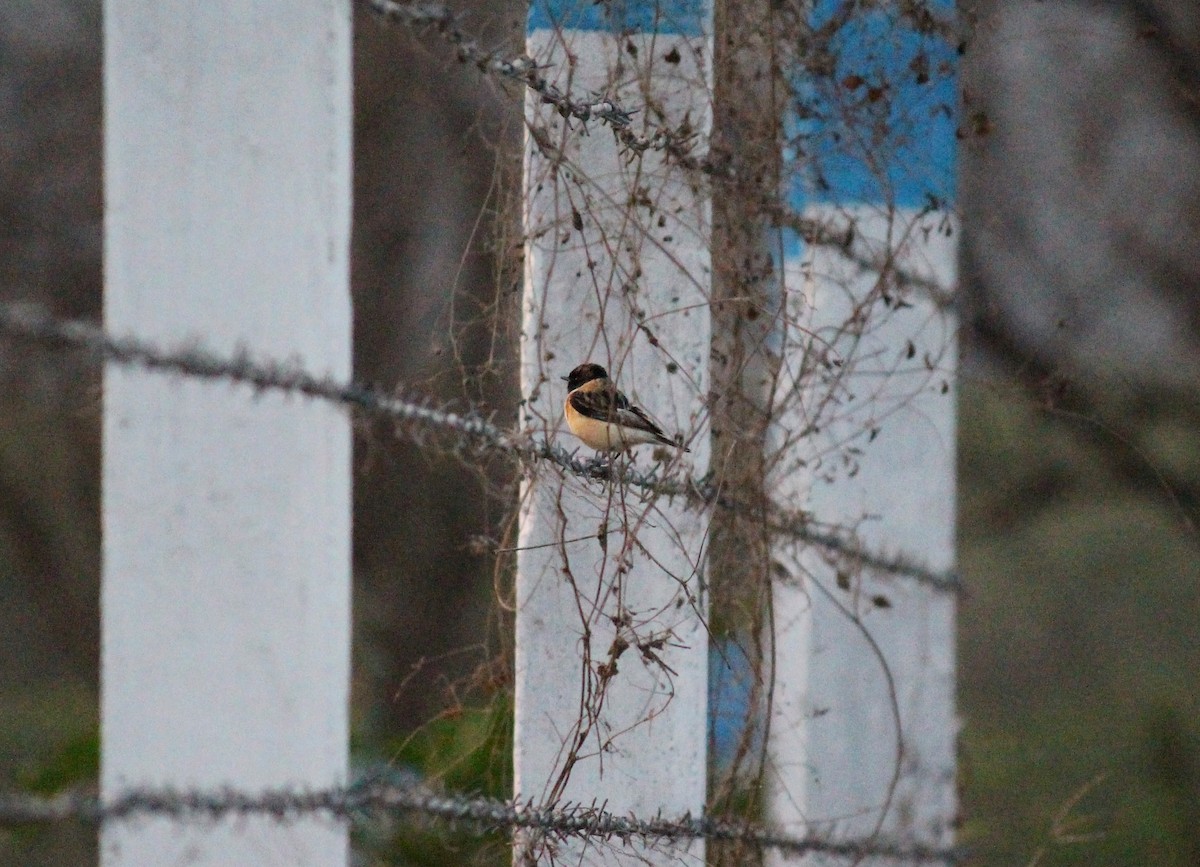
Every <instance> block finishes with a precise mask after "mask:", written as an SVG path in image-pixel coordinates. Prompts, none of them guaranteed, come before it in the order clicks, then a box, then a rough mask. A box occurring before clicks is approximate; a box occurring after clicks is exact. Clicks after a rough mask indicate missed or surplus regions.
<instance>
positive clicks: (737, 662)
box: [708, 636, 763, 771]
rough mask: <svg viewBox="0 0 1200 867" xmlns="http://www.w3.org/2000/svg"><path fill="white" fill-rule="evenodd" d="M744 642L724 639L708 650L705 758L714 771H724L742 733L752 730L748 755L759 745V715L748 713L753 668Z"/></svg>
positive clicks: (761, 733)
mask: <svg viewBox="0 0 1200 867" xmlns="http://www.w3.org/2000/svg"><path fill="white" fill-rule="evenodd" d="M744 642H745V638H744V636H743V637H742V640H741V641H738V640H737V639H725V640H723V641H721V642H720V644H719V645H715V646H710V647H709V649H708V755H709V760H710V761H711V762H712V763H713V764H714V766H715V767H716V769H717V770H718V771H724V770H726V769H728V767H729V765H730V764H731V763H732V762H733V759H734V757H735V756H736V755H737V750H738V745H739V744H740V743H741V741H742V737H743V736H744V734H745V732H746V729H747V728H748V727H753V729H754V734H753V737H752V740H751V751H750V753H749V755H751V756H754V755H757V751H758V748H759V747H760V746H761V744H762V736H763V731H762V715H761V713H757V712H756V713H753V714H751V713H749V710H750V696H751V693H752V690H753V687H754V677H755V673H754V667H753V665H751V663H750V658H749V657H748V656H747V655H746V651H745V650H744V649H743V648H744V646H745V644H744Z"/></svg>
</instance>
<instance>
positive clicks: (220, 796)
mask: <svg viewBox="0 0 1200 867" xmlns="http://www.w3.org/2000/svg"><path fill="white" fill-rule="evenodd" d="M606 806H607V805H606V804H599V805H597V804H595V803H593V804H582V803H561V804H548V805H547V804H535V803H534V802H533V801H532V800H526V801H501V800H498V799H495V798H486V797H479V796H475V797H472V796H465V795H459V794H454V793H442V792H437V791H434V790H432V789H430V788H428V787H427V786H425V785H423V784H420V783H414V784H409V785H395V784H392V783H381V782H367V783H358V784H355V785H351V786H347V787H332V788H329V789H312V790H290V789H271V790H267V791H263V792H259V793H257V794H249V793H246V792H240V791H236V790H233V789H230V788H223V789H217V790H213V791H200V790H191V791H183V790H176V789H169V788H168V789H133V790H130V791H128V792H125V793H123V794H120V795H117V796H115V797H111V798H107V799H101V798H99V797H97V796H96V795H94V794H90V793H88V792H85V791H81V790H71V791H66V792H61V793H59V794H57V795H32V794H27V793H23V792H8V793H0V827H8V828H12V827H19V826H22V825H46V824H53V823H61V822H70V821H77V822H85V823H88V824H104V823H109V822H119V821H125V820H129V819H133V818H136V817H146V816H161V817H167V818H172V819H176V820H180V821H183V820H188V819H192V820H201V821H216V820H219V819H223V818H229V817H245V816H255V815H257V816H266V817H269V818H272V819H275V820H278V821H281V822H282V821H294V820H296V819H299V818H302V817H307V816H312V815H317V814H323V815H325V816H330V817H333V818H336V819H340V820H344V821H348V822H356V823H362V822H363V821H364V820H366V819H367V818H369V817H371V816H374V815H388V816H396V815H412V816H416V817H418V818H420V817H423V818H427V819H436V820H441V821H448V822H453V823H458V824H462V825H467V826H472V827H474V828H476V829H480V830H482V831H484V832H487V831H497V830H518V829H520V830H529V831H538V832H542V833H546V834H554V835H557V836H561V837H580V838H588V839H600V840H606V839H612V838H614V837H616V838H620V839H622V840H628V839H630V838H638V839H640V840H642V841H644V842H649V841H688V840H699V839H705V840H721V841H731V842H742V843H748V844H751V845H754V846H758V847H761V848H764V849H774V850H777V851H779V852H781V853H784V854H786V855H791V856H800V855H805V854H808V853H822V854H828V855H842V856H848V857H880V858H894V859H901V860H905V861H907V862H909V863H915V862H920V863H938V864H953V863H957V862H958V861H960V860H962V859H963V858H964V857H965V852H964V851H963V850H962V849H959V848H938V847H933V846H927V845H921V844H916V843H907V842H887V841H881V840H877V839H875V840H867V841H858V840H831V839H825V838H821V837H817V836H814V835H806V836H800V837H797V836H792V835H788V834H785V833H783V832H782V831H779V830H777V829H772V828H768V827H765V826H760V825H754V824H751V823H747V822H745V821H730V820H726V819H720V818H714V817H709V816H700V817H693V816H692V815H691V814H688V815H685V816H682V817H680V818H669V817H663V816H661V815H656V816H655V817H654V818H650V819H641V818H638V817H637V816H625V815H617V814H615V813H610V812H608V811H607V809H605V808H606Z"/></svg>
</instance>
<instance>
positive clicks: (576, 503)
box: [514, 28, 709, 864]
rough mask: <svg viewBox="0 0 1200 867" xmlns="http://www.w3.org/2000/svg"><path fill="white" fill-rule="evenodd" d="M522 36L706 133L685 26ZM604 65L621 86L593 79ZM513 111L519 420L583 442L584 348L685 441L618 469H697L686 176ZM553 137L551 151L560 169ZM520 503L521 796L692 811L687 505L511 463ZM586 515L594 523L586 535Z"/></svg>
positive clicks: (693, 713)
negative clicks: (576, 377)
mask: <svg viewBox="0 0 1200 867" xmlns="http://www.w3.org/2000/svg"><path fill="white" fill-rule="evenodd" d="M528 52H529V54H530V55H531V56H533V57H534V58H536V59H537V60H538V61H539V62H549V63H554V64H555V66H554V67H553V69H552V70H551V72H552V74H553V76H555V77H557V78H558V79H559V84H560V86H563V87H566V86H567V85H568V84H569V87H570V89H571V91H572V92H575V93H580V94H583V93H589V92H592V91H595V92H601V93H608V94H611V95H613V96H616V97H617V98H618V99H619V101H620V102H621V103H622V104H623V105H626V106H634V105H642V106H644V105H646V104H647V102H648V101H650V100H653V101H654V104H656V105H660V106H662V107H663V109H664V110H665V112H666V114H667V116H668V118H669V123H672V124H673V123H678V122H679V121H680V120H681V119H682V118H683V117H684V116H685V114H690V117H691V121H692V123H693V124H694V126H695V127H696V129H697V130H698V131H699V132H700V133H701V135H702V136H703V135H704V133H705V132H706V131H707V128H708V123H709V121H708V117H709V109H708V93H709V71H708V46H707V42H706V40H705V39H704V38H703V37H695V36H692V37H685V36H680V35H668V34H659V35H658V36H654V35H652V34H638V33H635V34H633V35H631V36H628V37H626V36H621V37H619V38H614V37H613V36H612V35H609V34H606V33H604V32H597V31H592V32H580V31H571V30H566V31H563V30H557V31H556V30H553V29H548V28H547V29H534V30H533V32H532V33H531V34H530V36H529V37H528ZM568 58H571V59H568ZM665 58H671V60H665ZM572 60H573V61H574V62H572ZM613 81H617V82H620V87H618V88H613V87H610V86H609V84H608V83H609V82H613ZM526 112H527V113H526V116H527V118H528V119H529V122H530V124H531V125H532V126H533V127H534V128H535V130H536V133H535V134H534V135H531V136H527V141H526V191H527V199H526V203H527V204H526V207H527V211H526V222H525V226H526V231H527V233H528V238H529V242H528V247H527V273H526V283H525V296H524V320H523V331H522V388H523V394H524V395H525V398H526V401H525V403H524V405H523V407H522V421H523V424H524V426H525V428H526V429H527V430H528V431H529V432H530V433H531V434H532V435H533V436H536V437H543V436H544V437H546V438H547V439H549V440H550V441H552V442H555V443H558V444H560V445H563V446H566V447H567V448H576V447H580V448H581V455H587V456H590V454H591V451H590V450H589V449H587V448H586V447H581V446H580V444H579V442H578V441H577V440H575V439H574V438H573V437H572V436H571V435H570V434H569V432H568V431H567V429H566V427H565V425H564V423H563V420H562V416H563V409H562V404H563V400H564V398H565V393H566V392H565V383H563V382H562V381H561V380H560V377H561V376H563V375H565V374H566V373H567V372H568V371H569V370H570V369H571V368H572V367H574V366H575V365H576V364H578V363H580V362H582V361H585V360H590V361H594V362H597V363H600V364H602V365H604V366H605V367H607V368H608V370H609V371H610V373H611V374H612V375H613V376H614V377H615V378H616V379H617V381H618V384H619V385H620V386H621V387H622V388H623V389H624V390H625V391H626V392H627V393H628V394H629V396H630V398H631V399H632V400H633V401H634V402H635V403H637V404H639V405H640V406H642V407H644V408H645V409H647V410H648V411H649V412H651V413H652V414H653V415H655V416H657V418H658V419H659V420H660V421H661V422H662V424H663V427H664V429H665V430H666V431H667V432H668V434H669V435H672V436H673V435H675V434H676V433H681V434H683V435H684V437H685V438H686V440H687V442H688V444H689V446H690V448H691V454H687V455H683V456H682V458H681V457H680V456H679V453H678V452H676V451H675V450H672V449H658V450H656V449H654V448H652V447H650V446H639V447H637V449H636V451H635V454H636V466H637V467H638V468H640V469H641V470H649V469H650V468H651V466H652V465H653V464H654V462H655V460H656V458H658V459H664V460H665V461H666V464H665V466H664V468H663V470H662V472H663V474H664V475H668V476H672V477H676V478H678V477H681V476H686V475H692V474H698V473H702V472H703V470H704V468H705V467H706V464H707V456H708V435H707V429H706V427H705V422H704V406H705V393H706V389H707V363H708V352H709V316H708V309H707V299H708V285H709V253H708V240H707V239H708V229H707V227H708V224H709V208H708V205H707V202H706V201H705V199H704V198H703V197H702V196H701V195H699V194H698V193H697V192H696V190H695V189H694V188H693V185H692V180H693V179H691V178H689V176H688V175H687V174H686V173H684V172H683V171H682V170H680V169H678V168H677V167H668V166H667V165H665V164H664V161H663V159H662V157H661V155H659V154H654V153H650V154H647V155H646V157H645V158H644V160H642V161H637V160H634V161H632V162H631V161H629V160H628V158H627V157H626V156H624V155H622V154H621V152H620V150H619V148H618V146H617V144H616V143H615V142H614V141H613V138H612V135H611V134H610V133H609V132H608V131H607V130H605V129H603V128H602V127H600V126H599V125H598V124H593V125H592V126H591V129H590V135H589V134H585V133H584V131H583V130H581V129H580V128H579V124H577V123H573V124H572V127H573V128H572V129H565V125H564V123H563V122H562V120H561V119H560V118H559V117H558V115H557V114H555V113H554V112H553V111H552V110H547V109H546V108H545V107H543V106H541V105H539V104H538V101H537V99H536V98H530V100H529V101H528V103H527V108H526ZM535 138H542V139H543V140H544V141H545V142H547V143H548V145H549V147H547V148H544V149H543V148H541V147H539V146H538V145H537V144H536V142H535ZM556 151H561V153H562V155H563V160H562V161H561V162H560V163H558V164H557V165H556V164H555V153H556ZM631 201H632V202H634V203H633V205H632V206H631ZM576 213H578V215H579V216H578V218H576V217H575V214H576ZM580 225H581V226H582V228H579V226H580ZM639 323H641V324H640V325H639ZM522 498H523V499H522V510H521V517H520V534H519V544H520V546H521V550H520V553H519V555H518V577H517V596H516V605H517V614H516V618H517V635H516V641H517V644H516V726H515V758H514V761H515V772H516V782H515V789H516V795H517V797H518V798H519V799H533V800H534V801H535V802H544V801H546V800H556V801H572V802H584V803H587V804H591V803H596V804H597V805H604V806H606V808H607V809H608V810H611V811H613V812H616V813H630V812H631V813H634V814H636V815H638V816H650V815H654V814H657V813H659V812H661V813H662V814H663V815H665V816H679V815H682V814H684V813H687V812H690V813H691V814H692V815H699V814H700V813H701V812H702V810H703V808H704V798H705V765H706V761H705V712H706V711H705V706H706V691H707V635H706V632H705V629H704V626H703V620H704V619H705V615H706V607H705V606H706V603H705V594H704V591H703V588H702V581H701V569H702V563H703V544H704V528H705V519H704V517H703V516H702V515H701V514H699V513H697V512H696V511H695V510H690V509H687V508H685V507H684V504H683V502H682V501H680V500H676V501H675V502H670V501H668V500H666V499H665V498H663V497H654V496H648V495H647V494H646V493H645V492H643V491H639V490H637V489H627V490H622V489H620V488H617V487H614V486H610V485H606V484H603V483H599V482H591V483H587V482H583V481H581V480H579V479H578V478H575V477H572V476H567V475H564V474H563V473H561V472H558V471H556V469H555V468H554V467H551V466H540V467H538V468H537V470H536V472H535V473H534V474H533V475H531V476H530V477H528V478H527V479H526V480H525V484H524V486H523V491H522ZM600 527H606V528H607V537H606V539H605V540H604V542H603V544H602V543H601V541H600V540H599V539H598V538H597V531H598V530H599V528H600ZM620 641H624V642H628V644H629V645H630V646H629V647H628V648H627V649H624V650H623V652H621V653H619V655H617V656H616V658H615V662H616V672H615V673H614V674H612V676H611V677H606V676H605V674H604V669H603V668H602V666H604V665H607V664H609V663H610V662H612V661H613V650H614V646H619V642H620ZM649 641H655V642H659V641H661V642H662V643H661V644H656V645H655V646H647V648H646V649H647V651H648V653H646V654H643V653H641V652H640V651H639V649H638V647H637V644H638V643H639V642H649ZM614 642H617V645H615V644H614ZM601 692H603V694H604V698H603V701H602V702H597V701H596V696H597V695H598V694H599V693H601ZM568 766H569V772H568V773H566V774H565V775H564V769H565V768H568ZM549 849H550V847H549V844H548V842H547V841H546V840H544V839H540V838H538V837H536V836H530V835H526V836H523V837H522V838H521V839H520V840H519V841H518V851H517V856H516V859H517V863H533V862H535V861H538V862H540V863H549V861H548V855H549ZM703 852H704V847H703V845H702V844H701V843H693V844H691V845H690V846H688V845H686V844H683V845H678V846H672V845H670V844H667V843H660V844H658V845H657V847H656V848H655V849H654V850H653V851H651V850H648V849H646V848H645V846H643V845H642V844H639V843H637V842H636V841H635V842H632V843H624V842H622V841H619V840H610V841H607V842H595V841H594V842H591V843H589V844H571V845H570V846H563V847H560V848H558V849H557V857H558V858H559V859H560V860H559V861H556V862H555V863H569V864H647V863H648V864H668V863H670V864H677V863H681V862H682V863H688V864H698V863H702V861H703Z"/></svg>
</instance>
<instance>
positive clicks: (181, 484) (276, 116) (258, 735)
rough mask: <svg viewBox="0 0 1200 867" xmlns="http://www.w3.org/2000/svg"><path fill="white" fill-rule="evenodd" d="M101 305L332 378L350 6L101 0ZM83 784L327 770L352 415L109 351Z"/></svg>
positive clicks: (314, 839) (224, 828)
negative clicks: (89, 750) (99, 571)
mask: <svg viewBox="0 0 1200 867" xmlns="http://www.w3.org/2000/svg"><path fill="white" fill-rule="evenodd" d="M104 15H105V18H104V25H105V42H104V49H105V50H104V58H105V67H104V94H105V205H106V215H105V216H106V236H105V298H104V302H105V323H106V326H107V328H108V329H109V330H110V332H111V333H114V334H117V335H122V334H137V335H139V336H142V337H146V338H149V339H152V340H156V341H158V342H160V344H161V345H163V346H173V345H177V344H178V343H179V342H181V341H189V340H195V341H197V342H198V343H200V344H201V345H203V346H205V347H208V348H211V349H213V350H215V351H222V352H230V351H233V350H235V349H237V348H241V347H244V348H246V349H248V350H250V351H251V353H252V354H254V353H261V354H263V355H264V356H270V357H294V358H297V359H298V360H300V361H302V362H303V363H304V364H305V366H306V367H308V368H309V369H312V370H315V371H317V372H321V371H327V372H329V373H331V374H333V375H335V376H337V377H339V378H346V377H348V376H349V372H350V299H349V287H348V250H349V227H350V159H351V153H350V141H351V138H350V135H351V93H350V87H351V75H350V35H351V30H350V8H349V4H348V3H347V2H346V0H317V2H307V3H298V4H290V5H286V6H280V5H278V4H258V3H245V2H240V0H207V2H204V3H182V2H178V0H169V2H163V0H105V4H104ZM103 481H104V497H103V508H104V518H103V530H104V543H103V591H102V611H103V678H102V680H103V689H102V735H103V756H102V773H101V777H102V781H101V785H102V792H103V795H104V796H105V797H111V796H114V795H116V794H118V793H120V792H122V791H125V790H126V789H127V788H129V787H134V786H154V787H163V786H169V787H173V788H176V789H187V788H194V787H202V788H205V789H208V790H212V789H215V788H218V787H221V786H226V785H229V786H234V787H236V788H237V789H238V790H239V791H247V792H251V793H253V792H255V791H261V790H263V789H265V788H268V787H285V786H286V787H296V788H324V787H328V786H332V785H337V784H343V783H345V782H346V773H347V749H348V707H347V704H348V686H349V641H350V627H349V624H350V621H349V616H350V611H349V604H350V535H349V534H350V427H349V421H348V419H347V418H346V416H345V414H344V413H343V412H342V411H340V410H339V409H337V408H335V407H332V406H330V405H327V404H323V403H322V404H318V403H310V402H305V401H302V400H299V399H295V398H287V397H283V396H279V395H275V394H262V395H259V394H256V393H255V392H253V391H252V390H250V389H248V388H245V387H238V386H231V385H228V384H225V383H221V382H204V381H197V380H191V379H184V378H175V377H171V376H164V375H162V374H159V373H148V372H145V371H142V370H139V369H136V368H122V367H115V366H109V367H108V369H107V370H106V371H105V394H104V463H103ZM101 846H102V862H103V863H104V864H105V865H107V867H121V865H148V864H178V863H187V864H189V865H225V864H228V865H234V864H237V865H245V864H256V865H268V864H278V865H285V864H286V865H289V867H292V865H301V864H304V865H308V864H311V865H321V867H328V865H337V864H345V863H346V861H347V858H348V845H347V834H346V829H345V827H344V826H342V825H341V824H339V823H336V822H334V821H332V820H329V819H325V818H321V817H305V818H303V819H300V820H297V821H295V822H291V823H287V824H279V823H276V822H275V821H273V820H272V819H270V818H266V817H254V818H232V819H227V820H221V821H218V822H208V821H205V822H199V821H195V820H193V821H191V822H190V823H178V822H175V821H172V820H170V819H166V818H145V817H139V818H137V819H134V820H131V821H129V822H124V823H119V824H108V825H106V826H105V827H104V829H103V832H102V835H101Z"/></svg>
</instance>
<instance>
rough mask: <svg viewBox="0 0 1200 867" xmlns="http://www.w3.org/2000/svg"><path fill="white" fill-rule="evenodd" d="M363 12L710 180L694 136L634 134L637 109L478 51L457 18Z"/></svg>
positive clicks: (529, 62)
mask: <svg viewBox="0 0 1200 867" xmlns="http://www.w3.org/2000/svg"><path fill="white" fill-rule="evenodd" d="M363 2H365V3H366V5H367V8H368V9H370V10H371V11H373V12H375V13H376V14H377V15H379V16H380V17H382V18H384V19H386V20H389V21H398V22H401V23H403V24H405V25H407V26H409V27H411V28H413V29H415V30H433V31H435V32H437V33H438V34H439V35H440V36H441V37H442V38H443V39H444V40H446V41H447V42H449V43H450V44H451V45H452V46H453V47H454V50H455V52H456V53H457V56H458V60H459V61H460V62H461V63H469V64H471V65H472V66H474V67H475V68H477V69H478V70H479V71H480V72H483V73H484V74H490V75H496V76H498V77H500V78H504V79H508V80H510V81H516V82H519V83H521V84H523V85H524V86H525V87H527V88H529V89H530V90H532V91H533V92H534V93H536V94H537V95H538V96H539V97H541V100H542V102H543V103H545V104H547V105H551V106H553V107H554V109H555V110H556V111H557V112H558V113H559V115H561V116H562V117H563V118H565V119H571V118H574V119H575V120H578V121H580V122H581V123H584V124H586V123H588V122H589V121H592V120H597V121H599V122H600V123H602V124H605V125H607V126H608V127H609V128H610V129H611V130H612V131H613V134H614V135H615V136H616V137H617V140H618V141H619V142H620V143H621V144H622V145H624V146H625V147H626V148H628V149H629V150H631V151H633V152H635V153H643V152H645V151H647V150H654V151H663V152H665V153H667V154H668V155H669V156H670V157H671V158H672V159H674V160H676V161H677V162H678V163H680V164H681V165H683V166H686V167H688V168H691V169H695V170H698V171H702V172H705V173H707V174H712V173H714V172H716V171H718V169H717V167H716V166H715V165H714V164H712V163H709V162H708V160H706V159H698V158H696V157H695V156H693V155H692V147H693V145H694V144H695V141H696V135H695V133H694V132H692V131H690V130H688V129H687V127H686V126H685V127H681V128H680V129H678V130H674V129H669V128H667V127H664V126H658V125H655V124H653V123H652V122H650V121H647V124H646V125H647V128H648V129H650V130H651V131H652V132H651V134H650V135H645V134H641V133H638V132H636V131H635V130H634V128H633V116H634V114H636V113H637V111H638V110H637V109H633V110H627V109H624V108H622V107H621V106H620V105H619V104H618V103H617V102H616V101H615V100H614V99H612V98H611V97H607V96H602V95H599V94H597V95H596V96H595V98H592V99H585V98H580V97H575V96H572V95H571V94H570V93H569V92H567V91H564V90H562V89H561V88H559V87H558V86H557V85H556V84H554V83H553V82H551V81H550V80H549V79H547V78H546V76H544V75H543V74H542V70H543V69H546V68H547V67H545V66H541V65H539V64H538V63H537V61H535V60H534V59H533V58H532V57H530V56H529V55H527V54H517V55H511V56H507V57H506V56H503V55H501V54H499V53H498V52H494V51H488V50H486V49H484V48H482V47H481V46H480V41H479V39H478V38H477V37H475V36H472V35H471V34H469V33H467V32H466V31H464V30H463V29H462V28H461V27H460V26H459V16H458V15H456V14H455V13H454V12H453V11H452V10H451V9H450V8H449V7H448V6H445V5H443V4H441V3H403V2H398V0H363Z"/></svg>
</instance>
